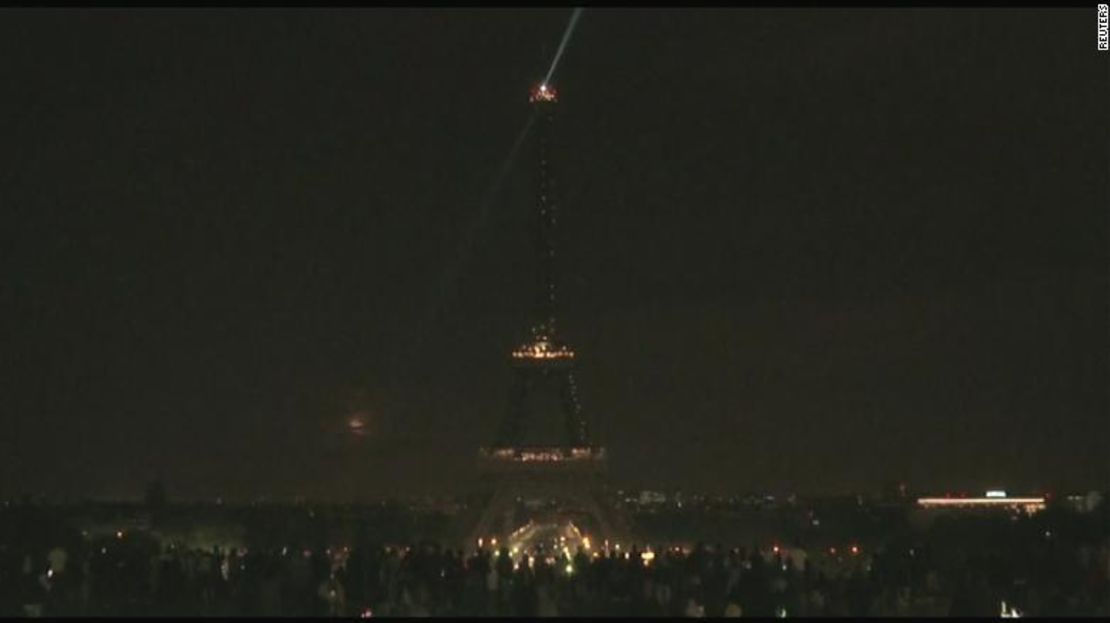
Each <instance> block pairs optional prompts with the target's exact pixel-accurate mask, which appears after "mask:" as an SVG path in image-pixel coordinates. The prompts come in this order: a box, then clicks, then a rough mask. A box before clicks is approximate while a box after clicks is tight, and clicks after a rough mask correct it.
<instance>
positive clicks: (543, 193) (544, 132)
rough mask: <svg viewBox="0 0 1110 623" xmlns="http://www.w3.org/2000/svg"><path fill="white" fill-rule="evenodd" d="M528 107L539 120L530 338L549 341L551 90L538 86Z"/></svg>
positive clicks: (552, 306)
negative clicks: (535, 272) (534, 294)
mask: <svg viewBox="0 0 1110 623" xmlns="http://www.w3.org/2000/svg"><path fill="white" fill-rule="evenodd" d="M529 99H530V101H531V102H532V106H533V107H534V108H535V114H536V115H537V116H538V117H539V119H538V121H539V128H538V132H537V133H538V137H537V138H538V143H539V145H538V149H537V162H536V166H537V172H536V173H537V179H536V182H537V188H536V190H537V193H536V201H537V205H536V208H537V210H536V216H537V219H536V250H537V254H538V257H537V270H538V284H537V285H538V292H537V295H538V298H537V302H536V303H537V305H536V307H537V309H536V315H537V317H536V319H535V322H536V324H535V326H534V327H533V337H534V338H536V339H544V338H546V339H547V340H550V341H553V340H554V339H555V335H556V291H557V289H556V277H557V275H556V272H555V221H556V214H557V212H558V203H557V201H556V188H555V177H554V175H553V173H552V171H551V155H552V151H553V150H552V139H553V137H554V125H555V104H556V103H557V102H558V96H557V94H556V92H555V89H554V87H551V86H549V85H547V84H540V85H539V86H537V87H536V88H535V89H533V90H532V94H531V97H530V98H529Z"/></svg>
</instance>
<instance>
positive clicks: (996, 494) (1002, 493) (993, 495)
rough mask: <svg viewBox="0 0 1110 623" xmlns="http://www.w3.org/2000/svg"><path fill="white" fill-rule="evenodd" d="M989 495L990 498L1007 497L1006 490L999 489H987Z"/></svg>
mask: <svg viewBox="0 0 1110 623" xmlns="http://www.w3.org/2000/svg"><path fill="white" fill-rule="evenodd" d="M987 497H988V498H1004V497H1006V492H1005V491H999V490H993V491H987Z"/></svg>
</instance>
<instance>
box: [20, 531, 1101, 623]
mask: <svg viewBox="0 0 1110 623" xmlns="http://www.w3.org/2000/svg"><path fill="white" fill-rule="evenodd" d="M91 545H92V546H91V547H88V548H85V551H84V552H83V553H82V554H78V555H75V553H74V552H68V551H66V550H65V549H64V548H60V547H56V548H52V549H50V550H48V551H45V552H23V553H21V554H19V555H12V554H13V553H14V552H13V551H11V550H10V549H9V551H7V552H6V554H8V555H6V556H5V557H4V560H3V563H4V569H3V574H4V577H3V578H2V580H3V581H0V587H3V589H2V590H3V595H2V597H3V605H4V610H3V612H2V613H0V614H4V615H9V616H10V615H15V616H38V615H47V616H54V615H58V616H67V615H78V616H80V615H100V616H127V615H138V614H147V615H191V616H243V615H263V616H264V615H294V616H296V615H313V616H381V615H390V616H443V615H464V616H467V615H468V616H503V615H516V616H560V615H561V616H588V615H595V616H605V615H630V616H645V617H646V616H692V617H701V616H725V617H738V616H780V617H785V616H794V615H801V616H898V615H950V614H951V615H972V616H976V615H978V616H998V615H999V614H1000V612H1001V611H1000V607H1001V608H1007V607H1009V608H1011V609H1016V610H1017V611H1018V612H1022V613H1024V614H1033V615H1036V614H1049V613H1051V614H1077V615H1091V616H1098V615H1103V616H1105V615H1106V614H1108V608H1107V604H1108V602H1107V596H1108V595H1107V582H1108V580H1107V577H1106V575H1105V574H1103V575H1101V576H1099V575H1098V573H1096V571H1097V570H1098V568H1099V565H1102V571H1105V570H1106V565H1107V561H1106V560H1102V559H1101V558H1105V556H1106V552H1105V551H1103V552H1101V554H1100V555H1095V556H1093V557H1089V559H1088V560H1087V561H1086V567H1084V566H1083V564H1082V563H1081V562H1077V563H1076V564H1077V566H1076V572H1077V573H1076V575H1075V578H1074V579H1073V578H1070V577H1069V578H1068V579H1067V581H1068V582H1069V583H1070V584H1071V586H1063V585H1059V586H1048V585H1046V586H1044V587H1041V586H1024V587H1022V586H1015V585H1014V584H1013V582H1010V581H1006V579H1005V578H995V577H992V574H991V572H990V567H989V565H982V564H980V565H978V566H974V565H973V566H969V567H966V573H964V574H963V575H962V576H961V577H954V578H953V577H942V576H941V575H940V574H938V572H937V571H936V570H935V569H931V568H930V566H929V565H928V564H927V563H925V562H924V561H926V560H927V555H926V554H927V553H926V552H918V553H916V556H909V558H911V559H912V558H915V557H916V558H917V560H918V561H921V562H922V564H914V563H912V562H911V563H910V564H902V562H900V561H898V560H895V557H893V556H891V555H890V554H887V555H886V556H885V557H884V556H883V555H882V554H876V555H874V556H869V557H868V558H867V562H866V564H862V563H861V564H857V565H855V566H854V567H853V568H851V569H850V570H848V571H846V572H844V573H839V574H830V573H827V572H825V571H822V570H820V569H818V568H817V566H816V565H812V564H810V563H809V562H808V561H807V562H806V563H805V564H804V565H802V567H801V568H798V566H797V565H795V564H794V562H793V560H792V559H791V558H790V557H783V556H782V555H780V554H776V555H768V552H765V551H762V552H761V551H755V550H745V549H742V548H735V549H726V548H721V547H707V546H704V545H698V546H696V547H694V548H692V549H689V550H677V549H673V548H672V549H663V550H660V551H653V552H651V554H648V555H645V553H644V552H642V551H640V550H639V549H638V548H635V547H633V548H632V549H630V550H627V551H624V552H618V551H609V552H591V551H587V550H585V549H584V548H581V547H579V548H578V551H576V552H569V551H559V552H558V553H557V554H556V553H554V552H545V551H542V550H534V551H532V552H530V553H529V554H523V555H522V554H520V553H519V552H518V553H517V555H515V556H514V555H513V552H511V551H510V550H509V549H508V548H505V547H501V548H497V549H484V548H480V549H478V550H477V551H472V552H469V554H466V553H464V552H463V551H461V550H458V549H452V548H445V547H441V546H439V545H435V544H421V545H416V546H412V547H386V546H359V547H355V548H353V549H349V548H337V549H331V548H326V549H305V548H299V547H283V548H281V549H272V550H266V551H254V550H250V551H248V550H245V549H238V548H232V549H229V550H226V551H225V550H222V549H220V548H218V547H215V548H212V549H184V548H180V547H176V546H172V545H171V546H168V547H159V546H158V545H156V544H155V543H153V542H151V541H146V540H143V539H141V538H139V537H132V536H127V537H125V536H122V535H121V536H120V537H119V538H116V539H107V540H104V541H102V542H100V543H92V544H91ZM568 553H569V555H568ZM1100 556H1101V558H1100ZM861 560H862V559H861ZM1085 575H1086V577H1084V576H1085ZM1004 603H1005V604H1008V605H1003V604H1004Z"/></svg>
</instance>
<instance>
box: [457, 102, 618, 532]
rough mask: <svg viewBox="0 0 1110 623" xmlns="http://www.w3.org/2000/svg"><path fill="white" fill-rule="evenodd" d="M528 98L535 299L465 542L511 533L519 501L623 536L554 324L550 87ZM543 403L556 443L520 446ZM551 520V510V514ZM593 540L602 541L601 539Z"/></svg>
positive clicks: (513, 356)
mask: <svg viewBox="0 0 1110 623" xmlns="http://www.w3.org/2000/svg"><path fill="white" fill-rule="evenodd" d="M529 101H530V102H531V104H532V107H533V114H534V115H536V116H537V119H536V122H537V126H538V127H537V132H536V136H535V141H536V154H537V165H538V166H537V170H536V174H537V180H536V181H537V186H536V212H535V230H534V235H535V248H536V271H537V272H536V298H535V302H534V307H533V317H532V323H531V325H530V327H529V331H528V335H527V337H526V339H525V341H524V342H523V343H522V344H520V345H519V346H517V347H516V348H515V349H513V350H512V352H511V353H510V357H509V359H510V363H511V366H512V373H513V380H512V385H511V388H510V392H509V400H508V403H509V408H508V412H507V413H506V416H505V418H504V419H503V420H502V422H501V425H500V427H499V428H498V431H497V434H496V439H495V442H494V444H493V445H492V446H491V447H489V448H484V449H482V452H481V453H480V459H481V466H482V471H483V474H482V475H483V480H484V482H485V483H486V484H489V485H492V491H491V492H490V493H491V495H490V497H489V498H488V502H487V503H486V504H485V505H484V506H482V507H480V509H479V510H480V511H481V514H480V517H478V518H477V520H476V521H474V522H472V523H471V526H472V528H471V529H470V530H469V534H468V537H467V538H468V539H469V540H470V541H471V543H473V542H474V540H475V539H478V538H482V537H484V538H487V539H489V538H495V537H496V536H497V535H502V536H505V535H509V534H510V531H511V529H512V528H513V527H514V524H513V522H512V518H513V516H514V514H515V510H516V509H517V508H518V507H519V503H520V502H521V500H522V499H524V498H536V497H541V498H547V499H554V500H558V503H559V506H558V509H560V511H561V512H562V516H563V517H574V518H575V519H574V521H578V519H579V518H582V519H584V520H585V523H586V524H590V526H589V529H591V530H593V531H594V532H593V534H594V535H595V536H597V537H600V539H609V538H621V535H623V534H626V533H627V530H626V529H625V528H624V525H623V521H622V520H621V517H620V514H619V513H617V512H615V509H613V508H612V506H611V505H610V504H609V503H607V501H606V496H605V494H604V492H603V482H604V473H605V466H606V451H605V448H603V447H602V446H601V445H600V444H597V443H596V440H595V439H593V437H592V436H591V431H590V426H589V422H588V421H587V419H586V418H585V416H584V415H583V413H582V408H581V405H580V403H579V400H578V387H577V385H576V382H575V374H574V373H575V352H574V351H573V350H572V349H571V348H570V346H569V345H567V344H566V343H565V342H564V341H563V340H562V338H561V335H560V333H559V327H558V323H557V307H556V303H557V272H556V268H557V265H556V253H555V249H556V244H555V242H556V241H555V233H556V220H557V214H558V203H557V192H556V191H557V188H556V187H555V176H554V174H553V171H552V155H553V152H554V149H553V147H554V145H553V140H554V135H555V133H554V124H555V111H556V105H557V103H558V98H557V94H556V91H555V89H554V88H552V87H550V86H548V85H540V86H538V87H536V88H534V89H533V90H532V92H531V95H530V98H529ZM542 398H548V399H551V400H549V403H554V404H555V405H556V409H555V411H557V412H558V413H559V417H560V418H561V420H562V427H561V428H562V432H561V435H560V436H561V438H560V439H558V440H554V439H550V440H544V441H542V442H541V443H538V444H537V443H532V444H529V443H526V433H527V432H528V430H529V427H530V426H535V425H536V424H537V423H538V422H537V420H538V419H539V418H540V417H541V416H543V415H544V414H543V413H540V412H539V410H537V409H536V408H535V406H536V405H537V404H538V403H539V402H540V399H542ZM549 516H550V513H549ZM600 539H599V540H598V541H597V542H601V540H600Z"/></svg>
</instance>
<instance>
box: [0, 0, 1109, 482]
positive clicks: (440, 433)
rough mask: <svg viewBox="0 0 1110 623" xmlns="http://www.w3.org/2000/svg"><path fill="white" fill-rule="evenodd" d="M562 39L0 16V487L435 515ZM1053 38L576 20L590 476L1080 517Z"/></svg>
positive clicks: (973, 19) (479, 387)
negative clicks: (1069, 504)
mask: <svg viewBox="0 0 1110 623" xmlns="http://www.w3.org/2000/svg"><path fill="white" fill-rule="evenodd" d="M568 16H569V10H567V9H560V10H514V11H500V10H468V11H455V10H443V9H440V10H425V11H417V10H410V11H400V12H398V11H386V10H322V11H305V10H282V11H268V10H250V11H239V10H236V11H231V10H227V11H200V10H190V11H184V10H143V11H138V10H136V11H128V12H118V11H108V10H99V11H78V10H57V11H21V10H7V11H4V12H3V14H2V16H0V17H2V18H0V58H2V59H3V61H2V62H0V79H2V81H3V84H5V85H7V89H6V90H5V96H4V97H3V98H2V99H0V131H2V134H0V135H2V137H3V140H2V142H0V144H2V146H3V147H2V148H0V154H2V158H3V160H2V161H0V204H2V206H3V209H2V210H0V215H2V216H0V219H2V222H0V236H2V240H0V242H2V246H0V253H2V258H3V266H4V267H5V270H4V278H3V280H0V296H2V301H3V309H4V314H3V330H4V333H3V343H4V348H3V351H4V353H5V356H4V357H0V391H2V392H3V400H2V401H0V408H2V413H3V416H2V417H3V426H4V428H3V431H4V433H3V434H2V435H0V495H18V494H21V493H23V492H28V493H45V494H48V495H52V496H82V495H86V494H90V495H98V496H100V495H108V496H135V495H138V494H139V493H140V492H141V488H142V485H143V484H144V483H145V482H146V481H148V480H150V479H151V478H153V477H155V476H161V477H162V478H163V479H164V480H165V481H166V482H167V485H168V488H169V490H170V493H171V495H172V496H177V497H200V496H203V497H210V496H216V495H224V496H230V497H238V496H248V495H255V494H269V495H273V496H292V495H297V494H300V495H306V496H309V497H316V498H363V499H365V498H372V497H375V496H378V495H387V494H404V493H410V492H424V491H428V492H447V491H451V490H453V489H455V488H457V487H459V486H460V485H462V484H464V483H466V482H468V479H469V478H470V477H471V473H470V472H469V471H468V470H469V469H470V467H471V464H472V460H473V457H474V452H475V449H476V448H477V446H479V445H480V444H482V443H486V442H488V441H491V440H492V435H493V431H494V429H495V427H496V425H497V423H498V421H499V419H500V417H501V416H502V414H503V413H504V411H505V407H506V399H507V389H508V382H509V378H510V377H509V369H508V366H507V362H506V357H505V356H506V353H507V351H508V349H509V348H510V347H511V346H512V345H513V343H514V342H515V341H516V339H517V338H518V337H519V336H520V335H521V332H522V330H523V329H524V328H525V325H526V317H525V315H526V313H527V311H528V304H529V302H530V301H531V291H530V290H529V288H530V287H531V285H532V282H531V275H532V272H531V270H532V267H531V265H530V264H529V261H530V259H531V254H530V247H529V246H528V244H529V238H528V230H527V227H528V226H529V223H530V221H529V218H530V216H531V214H530V212H529V211H530V210H531V209H532V202H531V200H530V189H531V186H530V178H529V166H528V165H530V161H529V160H528V159H527V158H526V157H523V158H522V159H521V160H518V161H517V166H516V167H514V168H513V169H512V171H511V173H510V175H509V176H508V178H506V182H505V186H504V187H503V189H502V192H501V193H500V194H499V195H498V196H497V199H496V200H495V201H493V202H492V203H491V204H490V205H489V206H488V209H487V210H486V211H485V212H484V214H483V209H482V207H481V204H482V201H483V196H484V195H485V194H486V193H487V189H488V188H489V187H490V184H491V182H492V180H493V179H494V177H495V174H496V171H497V168H498V166H499V163H500V162H501V161H502V160H503V159H504V158H505V156H506V154H507V153H508V151H509V148H510V146H511V145H512V143H513V140H514V138H515V137H516V135H517V133H518V132H519V131H520V129H521V128H522V127H523V125H524V122H525V120H526V117H527V114H528V108H527V103H526V91H527V88H528V87H529V85H530V84H531V83H532V82H533V81H535V80H536V79H537V78H539V77H541V76H542V75H543V73H544V72H545V71H546V68H547V65H548V62H549V59H550V58H551V56H552V54H553V52H554V49H555V47H556V45H557V43H558V40H559V37H560V35H561V33H562V31H563V29H564V27H565V25H566V22H567V17H568ZM1095 35H1096V29H1095V11H1094V8H1093V7H1091V8H1082V9H1068V10H997V9H994V10H961V11H952V10H943V9H924V8H919V9H907V10H843V9H842V10H835V11H817V10H812V9H794V10H791V9H773V10H772V9H767V10H723V9H720V10H698V11H693V10H691V11H662V10H650V11H628V10H601V9H597V10H587V11H586V12H585V13H584V14H583V16H582V19H581V20H580V22H579V24H578V29H577V31H576V33H575V35H574V38H573V40H572V41H571V44H570V46H569V48H568V50H567V52H566V54H565V56H564V57H563V61H562V63H561V65H560V68H559V71H558V74H557V77H556V83H557V85H558V87H559V88H560V93H561V96H562V103H561V104H560V106H561V110H560V115H561V117H560V120H559V123H560V137H559V140H560V145H561V149H562V151H561V152H560V161H559V162H558V165H559V169H558V174H559V176H560V183H561V188H562V202H561V203H562V213H561V215H560V222H559V224H560V228H561V231H560V235H561V237H562V246H561V248H560V257H561V261H562V275H563V290H562V293H563V305H562V306H563V309H564V310H565V314H564V316H565V322H564V327H565V329H566V331H565V333H566V337H567V339H568V340H569V341H570V342H571V343H572V344H573V345H574V346H575V347H576V348H577V350H578V351H579V353H580V356H581V374H580V377H579V386H580V388H581V391H582V401H583V405H584V408H585V410H586V411H587V413H588V414H589V415H590V416H591V417H592V418H593V419H594V420H595V422H596V426H597V427H599V428H600V429H601V431H602V432H603V433H604V435H605V440H606V441H607V442H608V445H609V446H610V448H611V451H612V453H613V470H612V471H613V476H614V479H615V480H616V481H617V482H618V483H622V484H631V485H667V486H684V487H686V488H696V489H708V490H717V491H743V490H761V489H766V490H776V491H786V490H795V491H798V492H802V493H809V492H822V491H846V490H852V489H863V490H873V489H876V488H878V487H879V486H880V485H881V484H882V483H883V482H884V481H888V480H894V479H905V480H907V481H908V482H909V483H910V484H911V485H913V486H917V487H920V488H931V489H939V490H941V491H944V490H948V489H952V490H955V489H959V488H966V489H970V490H978V489H981V488H984V487H987V486H1005V487H1008V488H1010V489H1014V490H1019V489H1037V490H1039V489H1041V488H1045V487H1057V486H1061V485H1066V486H1069V487H1075V488H1086V487H1093V486H1098V487H1105V486H1107V484H1108V481H1110V478H1108V476H1110V459H1108V458H1107V453H1106V448H1107V441H1108V439H1110V425H1108V422H1110V418H1108V393H1107V379H1108V370H1107V354H1108V350H1107V338H1108V336H1110V332H1108V328H1107V319H1108V317H1110V316H1108V310H1107V305H1106V303H1107V296H1106V294H1107V266H1108V262H1107V259H1108V258H1107V252H1106V250H1107V245H1106V242H1107V241H1106V238H1107V233H1108V231H1110V229H1108V227H1107V225H1108V223H1107V197H1108V196H1110V192H1108V173H1110V160H1108V148H1107V137H1108V128H1107V116H1106V103H1107V101H1110V97H1108V96H1110V93H1108V85H1110V80H1108V77H1110V73H1108V66H1107V63H1108V59H1110V55H1107V54H1106V53H1099V52H1097V51H1096V49H1095ZM468 232H469V233H468ZM467 240H469V241H471V242H470V243H466V242H465V241H467ZM354 411H361V412H363V413H365V414H366V415H367V418H368V422H369V430H370V433H369V435H367V436H366V437H364V438H354V437H352V436H350V435H348V434H346V433H345V428H344V422H345V419H346V417H347V416H348V415H349V414H350V413H351V412H354Z"/></svg>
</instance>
